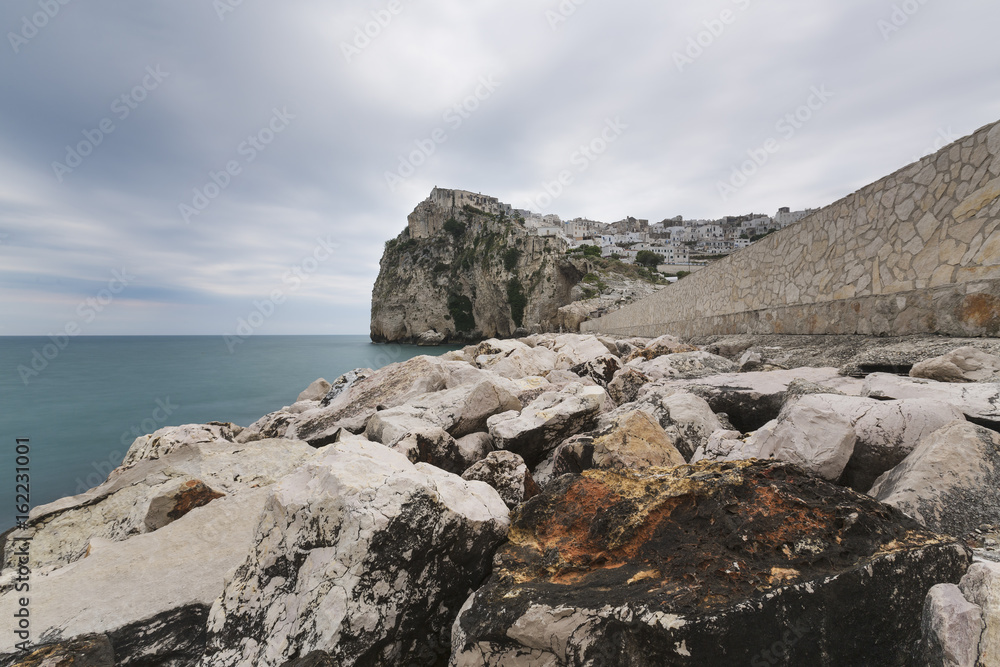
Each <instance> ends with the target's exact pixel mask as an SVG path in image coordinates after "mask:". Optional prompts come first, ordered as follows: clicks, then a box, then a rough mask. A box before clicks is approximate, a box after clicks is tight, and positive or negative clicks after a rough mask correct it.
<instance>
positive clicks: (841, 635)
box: [451, 462, 970, 667]
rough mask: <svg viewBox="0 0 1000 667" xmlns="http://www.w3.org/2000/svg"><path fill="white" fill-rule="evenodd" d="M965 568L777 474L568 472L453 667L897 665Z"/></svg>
mask: <svg viewBox="0 0 1000 667" xmlns="http://www.w3.org/2000/svg"><path fill="white" fill-rule="evenodd" d="M969 561H970V554H969V552H968V550H967V549H966V548H965V547H964V546H963V545H962V544H961V543H959V542H957V541H955V540H954V539H952V538H947V537H942V536H939V535H935V534H933V533H930V532H929V531H927V530H925V529H923V528H922V527H921V526H919V525H918V524H917V523H916V522H914V521H913V520H911V519H909V518H908V517H906V516H904V515H903V514H902V513H900V512H899V511H897V510H895V509H893V508H891V507H888V506H885V505H882V504H880V503H877V502H875V501H874V500H872V499H871V498H868V497H867V496H863V495H861V494H857V493H854V492H853V491H850V490H848V489H844V488H842V487H838V486H836V485H833V484H830V483H827V482H824V481H822V480H818V479H816V478H815V477H812V476H809V475H807V474H805V473H804V472H802V471H801V470H799V469H797V468H795V467H794V466H791V465H788V464H784V463H775V462H756V463H751V462H738V463H725V464H717V463H716V464H697V465H693V466H680V467H677V468H672V469H659V470H658V469H650V470H648V471H603V470H601V471H598V470H591V471H588V472H585V473H583V474H582V475H564V476H562V477H560V478H558V479H556V480H554V481H553V482H552V483H551V484H550V485H549V487H548V488H547V489H546V490H544V491H543V493H542V494H540V495H539V496H536V497H535V498H532V499H531V500H529V501H528V502H526V503H525V504H524V505H522V506H521V507H519V508H518V509H517V510H516V511H515V512H514V514H513V517H512V525H511V531H510V537H509V541H508V542H507V543H506V544H505V545H504V546H503V547H501V549H500V551H499V552H498V553H497V556H496V559H495V563H494V568H493V572H492V574H491V576H490V578H489V580H488V581H487V582H486V584H485V585H484V586H483V587H482V588H480V589H479V590H478V591H476V593H475V594H474V595H472V596H471V597H470V598H469V599H468V600H467V601H466V603H465V605H464V606H463V607H462V610H461V612H460V613H459V615H458V618H457V619H456V621H455V624H454V627H453V630H452V650H453V656H452V663H451V664H452V665H453V666H454V667H472V666H475V667H480V666H481V665H519V664H531V665H565V666H569V667H582V666H584V665H639V666H644V667H653V666H654V665H678V666H685V665H691V666H696V665H756V664H768V665H786V666H795V667H799V666H801V665H817V666H820V667H823V666H828V667H847V666H859V667H860V666H861V665H904V664H906V662H907V660H908V659H909V656H910V655H912V650H913V647H914V646H915V644H916V643H917V642H918V641H919V639H920V616H921V611H922V608H923V602H924V598H925V596H926V595H927V592H928V590H929V589H930V588H931V586H933V585H934V584H937V583H955V582H957V581H958V580H959V579H960V578H961V576H962V573H963V572H964V571H965V569H966V568H967V567H968V565H969ZM859 600H863V601H864V604H859Z"/></svg>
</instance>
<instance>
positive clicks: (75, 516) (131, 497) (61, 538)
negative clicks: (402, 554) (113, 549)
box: [5, 440, 315, 572]
mask: <svg viewBox="0 0 1000 667" xmlns="http://www.w3.org/2000/svg"><path fill="white" fill-rule="evenodd" d="M314 454H315V450H313V449H312V448H311V447H309V446H308V445H307V444H306V443H304V442H296V441H290V440H263V441H260V442H256V443H254V444H253V446H251V447H247V446H245V445H239V444H236V443H232V442H229V441H225V440H219V441H215V442H208V443H189V444H185V445H183V446H179V447H177V448H175V449H172V450H171V451H169V452H167V453H166V454H164V455H163V456H161V457H159V458H153V459H147V460H140V461H137V462H135V463H133V464H132V465H130V466H127V467H126V466H122V467H120V468H116V469H115V470H114V471H112V473H111V474H110V475H109V476H108V480H107V481H106V482H104V483H103V484H101V485H99V486H97V487H95V488H93V489H90V490H89V491H87V492H85V493H82V494H80V495H77V496H70V497H67V498H61V499H59V500H57V501H55V502H52V503H49V504H47V505H40V506H38V507H35V508H34V509H32V511H31V514H30V518H29V520H28V522H27V528H28V534H29V535H30V536H31V538H32V543H31V566H32V570H33V571H34V572H45V571H48V570H51V569H53V568H60V567H63V566H65V565H68V564H70V563H73V562H74V561H77V560H80V559H81V558H85V557H87V554H88V553H90V551H91V549H92V547H93V544H94V542H95V540H104V541H110V542H122V541H125V540H131V539H135V538H136V537H137V536H141V535H143V534H146V533H152V532H153V531H156V532H159V531H161V530H163V529H164V526H167V525H168V524H169V525H172V524H173V523H175V522H177V521H178V520H180V519H182V518H186V517H187V516H188V514H189V513H191V512H192V510H194V509H196V508H201V509H202V510H204V509H207V508H209V507H212V506H214V505H216V504H217V503H221V502H223V501H224V500H227V499H228V498H229V497H231V496H238V495H240V494H242V493H246V492H251V491H254V490H256V489H259V488H262V487H266V486H269V485H271V484H273V483H274V482H276V481H277V480H278V479H280V478H281V477H283V476H284V475H286V474H288V473H289V472H291V471H292V470H294V469H295V468H296V467H298V466H299V465H301V464H302V463H303V462H304V461H306V460H307V459H308V458H309V457H311V456H313V455H314ZM223 496H226V497H225V498H223ZM8 566H10V562H9V561H8V562H7V563H6V564H5V567H8Z"/></svg>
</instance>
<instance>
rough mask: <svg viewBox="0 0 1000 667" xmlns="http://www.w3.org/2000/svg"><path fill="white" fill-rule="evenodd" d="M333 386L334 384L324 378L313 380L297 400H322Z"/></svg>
mask: <svg viewBox="0 0 1000 667" xmlns="http://www.w3.org/2000/svg"><path fill="white" fill-rule="evenodd" d="M332 388H333V385H331V384H330V383H329V382H327V381H326V380H324V379H323V378H320V379H318V380H313V383H312V384H310V385H309V386H308V387H306V388H305V390H304V391H303V392H302V393H301V394H299V397H298V398H297V399H295V401H296V402H299V401H322V400H323V399H324V398H326V395H327V394H328V393H330V390H331V389H332Z"/></svg>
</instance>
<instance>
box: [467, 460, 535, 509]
mask: <svg viewBox="0 0 1000 667" xmlns="http://www.w3.org/2000/svg"><path fill="white" fill-rule="evenodd" d="M462 479H464V480H468V481H473V480H475V481H479V482H486V483H487V484H489V485H490V486H492V487H493V488H494V489H496V490H497V493H499V494H500V497H501V498H503V501H504V503H506V504H507V507H509V508H511V509H514V508H515V507H517V506H518V505H520V504H521V503H523V502H524V501H526V500H528V499H530V498H533V497H535V496H537V495H538V494H539V493H540V489H539V488H538V485H537V484H535V480H534V478H533V477H532V476H531V472H530V471H529V470H528V466H527V465H526V464H525V463H524V459H522V458H521V457H520V456H518V455H517V454H515V453H514V452H508V451H506V450H500V451H498V452H491V453H490V454H489V455H487V456H486V458H484V459H483V460H482V461H479V462H478V463H476V464H475V465H473V466H472V467H470V468H469V469H468V470H466V471H465V472H464V473H463V474H462Z"/></svg>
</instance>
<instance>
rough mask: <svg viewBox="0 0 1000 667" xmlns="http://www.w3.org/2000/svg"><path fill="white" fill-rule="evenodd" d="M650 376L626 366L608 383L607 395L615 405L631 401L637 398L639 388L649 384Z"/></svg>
mask: <svg viewBox="0 0 1000 667" xmlns="http://www.w3.org/2000/svg"><path fill="white" fill-rule="evenodd" d="M649 382H650V378H649V376H648V375H646V374H645V373H642V372H640V371H637V370H636V369H634V368H631V367H628V366H626V367H625V368H623V369H621V370H620V371H618V372H617V373H615V377H614V378H613V379H612V380H611V382H609V383H608V386H607V389H608V395H609V396H610V397H611V400H612V401H614V402H615V404H616V405H622V404H624V403H631V402H632V401H634V400H636V399H637V398H639V390H640V389H642V387H643V386H645V385H647V384H649Z"/></svg>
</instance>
